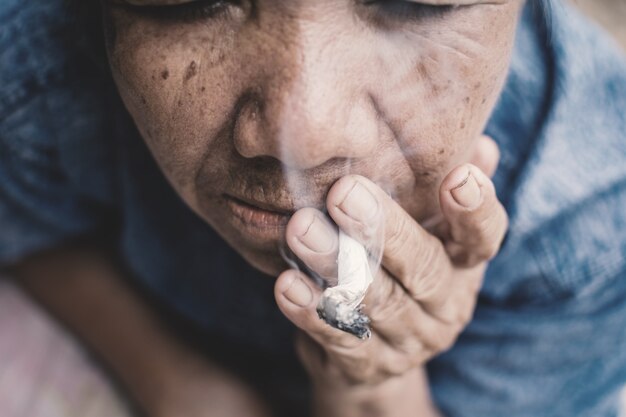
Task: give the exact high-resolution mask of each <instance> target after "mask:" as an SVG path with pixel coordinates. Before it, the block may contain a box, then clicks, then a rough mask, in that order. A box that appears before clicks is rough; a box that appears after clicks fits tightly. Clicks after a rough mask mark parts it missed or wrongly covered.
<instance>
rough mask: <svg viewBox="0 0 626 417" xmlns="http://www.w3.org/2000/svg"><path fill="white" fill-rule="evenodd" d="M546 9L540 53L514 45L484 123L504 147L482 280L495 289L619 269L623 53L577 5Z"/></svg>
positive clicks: (559, 284) (557, 291) (543, 290)
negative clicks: (499, 101)
mask: <svg viewBox="0 0 626 417" xmlns="http://www.w3.org/2000/svg"><path fill="white" fill-rule="evenodd" d="M555 7H557V9H556V10H555V11H554V14H553V16H552V17H551V21H550V22H549V26H547V27H546V29H547V30H546V36H545V39H544V40H543V43H542V46H541V47H542V48H543V51H542V52H537V50H538V45H539V44H537V45H535V47H534V48H531V49H530V52H531V55H530V58H528V55H526V57H527V59H523V58H524V57H523V56H521V55H522V54H520V49H521V48H522V47H524V46H525V47H526V48H527V50H526V53H528V44H529V43H528V42H525V43H524V44H523V45H519V44H518V51H516V56H514V58H513V70H512V73H513V76H512V77H511V78H513V79H514V81H513V82H509V84H510V85H509V86H507V89H505V94H504V98H505V99H504V101H505V102H506V104H507V105H508V107H507V108H505V109H499V111H500V113H501V114H500V116H499V117H500V119H499V120H500V121H502V120H504V121H505V122H500V123H496V126H495V128H492V130H493V131H495V132H496V134H498V135H500V136H501V137H502V138H501V141H502V143H503V144H504V146H505V148H506V149H504V152H503V155H504V157H505V161H503V162H504V164H505V166H504V169H503V170H501V171H502V172H499V173H500V174H501V176H503V174H509V176H508V178H507V179H506V180H503V179H502V178H500V179H499V180H500V185H501V188H500V190H499V191H500V192H501V194H502V195H504V196H505V198H506V206H507V210H508V211H509V214H510V216H511V229H510V232H509V236H508V239H507V242H506V245H505V246H504V248H503V251H502V253H501V255H500V256H499V257H498V258H496V259H495V261H494V262H493V264H492V268H491V269H490V273H491V274H490V276H493V279H488V280H487V285H486V292H488V293H490V294H491V295H493V296H494V297H502V296H505V294H508V295H509V296H510V295H511V291H516V295H517V296H519V295H520V289H523V291H521V292H522V293H523V292H526V296H527V297H537V296H539V297H554V296H559V297H562V296H572V295H576V294H580V293H581V292H583V291H586V290H588V289H589V288H590V287H593V286H597V285H602V284H603V283H606V282H607V280H610V279H613V278H614V277H615V276H616V274H618V273H619V272H618V271H623V270H624V269H625V268H626V212H625V211H624V210H623V207H624V205H625V204H626V113H625V112H624V109H625V108H626V60H625V59H624V55H623V53H622V51H621V50H620V49H619V48H618V46H617V45H616V43H614V42H613V41H612V39H610V38H609V37H608V35H606V34H605V33H604V32H602V31H601V30H600V29H599V28H597V27H595V26H594V25H593V24H592V23H590V22H589V21H588V20H587V19H585V18H584V17H583V16H581V15H580V14H579V13H578V12H577V11H575V10H574V9H572V8H569V7H566V6H564V5H557V6H555ZM526 30H527V31H528V24H527V25H526ZM531 32H532V30H531ZM535 32H536V30H535ZM526 37H527V38H528V35H526ZM537 42H539V41H537ZM538 57H540V58H541V59H538ZM533 70H534V72H533ZM542 71H544V72H542ZM542 73H543V74H544V76H543V78H542V77H541V76H540V75H538V74H542ZM524 74H526V75H524ZM532 79H539V80H540V81H541V82H539V81H537V80H535V81H534V82H533V81H532ZM511 84H512V85H511ZM529 86H531V87H535V90H534V92H533V91H532V88H530V89H528V88H527V87H529ZM536 87H540V88H539V89H537V88H536ZM538 90H540V92H541V97H540V99H534V100H533V99H530V98H529V97H531V96H533V94H535V95H536V94H537V91H538ZM506 94H508V99H507V96H506ZM528 114H532V117H528ZM511 129H513V130H514V131H511ZM506 135H509V137H506ZM521 144H524V146H522V145H521ZM507 158H508V159H507ZM507 163H508V164H509V165H511V166H512V168H511V171H510V172H505V171H506V169H507V168H508V167H507V166H506V164H507ZM501 168H502V167H501ZM511 265H516V266H515V268H513V269H514V270H515V271H516V272H515V273H511V268H510V266H511ZM507 270H508V271H509V272H508V274H509V276H508V278H506V279H503V278H499V277H495V274H503V273H505V271H507ZM497 280H499V281H497ZM496 281H497V282H496ZM535 299H536V298H535Z"/></svg>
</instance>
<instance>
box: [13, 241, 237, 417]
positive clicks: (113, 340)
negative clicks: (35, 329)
mask: <svg viewBox="0 0 626 417" xmlns="http://www.w3.org/2000/svg"><path fill="white" fill-rule="evenodd" d="M14 275H15V276H16V277H17V278H18V282H19V283H21V285H22V286H23V287H25V288H26V289H27V290H28V291H29V292H30V293H31V294H32V296H33V297H34V298H35V299H36V300H38V301H39V302H40V303H41V304H42V305H43V306H44V307H45V308H47V309H48V310H49V311H50V312H51V313H52V314H53V315H54V316H55V317H56V318H57V319H59V320H60V321H61V322H63V323H64V324H65V325H66V326H67V327H68V328H69V329H70V330H71V331H72V332H73V333H75V334H76V335H77V336H78V338H79V339H81V340H82V341H83V342H84V343H85V344H86V345H87V346H88V347H89V348H90V349H91V350H92V351H93V352H94V353H95V354H96V355H97V356H99V357H100V358H101V359H102V360H103V361H104V362H105V363H106V364H107V365H108V367H109V368H110V370H111V371H112V372H113V373H114V374H115V375H116V376H117V378H118V379H119V381H120V382H121V384H122V385H123V386H124V387H126V388H127V389H128V390H129V392H130V394H131V396H132V397H134V398H135V399H136V401H137V402H138V404H139V405H140V406H141V407H142V408H144V409H145V410H147V411H148V413H149V414H151V415H159V414H165V413H161V411H160V410H167V409H168V406H169V403H172V402H176V398H173V397H177V399H178V400H179V402H180V401H181V400H180V398H182V397H184V396H186V395H188V392H191V391H193V390H194V389H197V388H199V387H201V389H202V390H203V391H206V392H205V393H204V395H205V396H207V397H213V396H214V395H212V394H215V396H216V397H219V398H220V399H221V400H222V401H226V400H225V399H226V398H232V399H233V401H234V402H236V401H237V400H236V399H235V397H236V396H237V395H236V394H234V392H235V391H237V390H239V386H238V385H239V382H238V381H236V380H235V378H234V377H231V376H230V375H228V374H227V373H226V372H224V371H223V370H221V369H220V368H219V367H218V366H214V365H213V364H211V363H210V362H208V361H207V360H206V359H205V358H204V357H200V355H198V354H196V353H195V352H194V351H193V350H191V349H190V348H188V347H187V346H186V345H184V344H183V343H181V342H180V341H179V340H178V339H176V338H175V337H173V336H172V335H171V334H169V333H168V332H167V330H166V329H165V328H164V327H163V326H162V324H161V323H160V321H159V320H158V318H157V316H156V315H155V313H154V312H153V311H152V310H151V309H150V308H148V306H147V304H146V303H145V302H144V300H143V299H142V298H141V297H140V296H138V295H137V294H136V293H134V292H133V291H131V289H130V288H129V286H128V285H127V284H126V283H125V282H124V278H123V276H122V275H121V273H120V272H119V270H118V269H117V268H116V267H115V266H114V263H113V262H111V261H110V259H109V258H108V257H107V256H106V255H105V254H104V253H103V252H101V251H99V250H95V249H77V248H72V249H71V250H67V249H64V250H58V251H53V252H48V253H46V254H42V255H39V256H37V257H36V258H35V259H31V260H29V261H28V262H25V263H23V264H22V265H19V266H17V267H16V268H15V270H14ZM200 375H201V376H202V381H201V383H197V384H196V382H197V381H198V380H199V379H200V378H199V376H200ZM194 384H195V385H196V386H193V385H194ZM241 391H244V389H241ZM228 407H229V405H228V404H224V407H222V409H223V410H224V412H220V411H219V410H220V407H215V408H212V410H213V411H212V413H211V416H227V415H232V414H230V412H229V411H228Z"/></svg>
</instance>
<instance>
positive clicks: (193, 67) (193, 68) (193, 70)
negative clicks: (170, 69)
mask: <svg viewBox="0 0 626 417" xmlns="http://www.w3.org/2000/svg"><path fill="white" fill-rule="evenodd" d="M197 67H198V65H197V64H196V61H191V63H190V64H189V66H188V67H187V71H185V82H187V81H189V80H191V79H192V78H193V77H195V76H196V74H197V73H198V68H197Z"/></svg>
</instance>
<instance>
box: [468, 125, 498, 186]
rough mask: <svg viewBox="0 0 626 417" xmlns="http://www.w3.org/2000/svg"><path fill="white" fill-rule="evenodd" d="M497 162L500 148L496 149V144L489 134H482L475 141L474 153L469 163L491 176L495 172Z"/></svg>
mask: <svg viewBox="0 0 626 417" xmlns="http://www.w3.org/2000/svg"><path fill="white" fill-rule="evenodd" d="M499 162H500V150H499V149H498V144H496V142H495V141H494V140H493V139H491V138H490V137H489V136H486V135H482V136H481V137H480V138H479V139H478V142H477V143H476V148H475V150H474V155H473V156H472V158H471V160H470V163H472V164H473V165H476V166H477V167H478V168H480V169H481V171H483V172H484V173H485V174H487V175H488V176H489V177H490V178H491V177H493V174H495V173H496V168H498V163H499Z"/></svg>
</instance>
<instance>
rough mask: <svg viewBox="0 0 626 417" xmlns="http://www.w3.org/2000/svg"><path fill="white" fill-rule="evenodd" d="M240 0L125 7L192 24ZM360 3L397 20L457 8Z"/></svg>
mask: <svg viewBox="0 0 626 417" xmlns="http://www.w3.org/2000/svg"><path fill="white" fill-rule="evenodd" d="M240 2H241V1H240V0H196V1H190V2H188V3H183V4H177V5H170V6H132V5H128V6H126V7H127V8H129V9H131V10H134V11H136V12H140V13H142V14H144V15H149V16H152V17H155V18H159V19H164V20H165V19H167V20H183V21H195V20H203V19H210V18H214V17H217V16H218V15H221V14H223V13H225V12H228V10H229V8H230V6H237V5H240ZM363 4H364V5H366V6H369V7H373V8H375V9H376V13H377V14H380V15H381V16H384V17H386V18H392V19H398V20H424V19H435V18H442V17H445V15H446V14H449V13H450V12H452V11H453V10H454V9H455V8H456V6H453V5H433V4H426V3H416V2H410V1H406V0H365V1H363Z"/></svg>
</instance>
